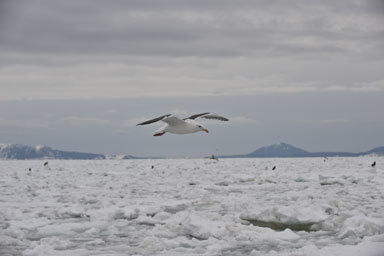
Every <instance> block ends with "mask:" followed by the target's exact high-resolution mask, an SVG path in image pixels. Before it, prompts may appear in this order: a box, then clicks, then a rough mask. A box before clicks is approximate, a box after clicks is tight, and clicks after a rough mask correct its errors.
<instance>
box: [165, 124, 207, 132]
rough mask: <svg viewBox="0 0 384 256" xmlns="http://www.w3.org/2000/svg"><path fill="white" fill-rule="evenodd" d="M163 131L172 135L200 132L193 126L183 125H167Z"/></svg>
mask: <svg viewBox="0 0 384 256" xmlns="http://www.w3.org/2000/svg"><path fill="white" fill-rule="evenodd" d="M164 131H166V132H169V133H174V134H188V133H195V132H198V131H201V130H200V129H199V128H197V127H196V126H194V125H191V124H189V123H185V124H183V125H178V126H171V125H168V126H166V127H165V129H164Z"/></svg>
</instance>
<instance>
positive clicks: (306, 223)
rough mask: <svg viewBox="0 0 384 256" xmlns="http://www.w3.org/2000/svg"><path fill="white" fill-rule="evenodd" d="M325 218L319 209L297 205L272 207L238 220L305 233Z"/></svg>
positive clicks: (243, 216) (242, 215)
mask: <svg viewBox="0 0 384 256" xmlns="http://www.w3.org/2000/svg"><path fill="white" fill-rule="evenodd" d="M327 217H328V216H327V214H326V213H325V212H324V210H323V209H322V208H321V207H318V206H306V207H300V206H298V205H292V206H285V207H272V208H267V209H264V210H262V211H260V212H258V213H249V212H246V213H242V214H241V215H240V219H242V220H246V221H248V222H250V223H252V224H254V225H256V226H261V227H269V228H271V229H276V230H284V229H286V228H289V229H292V230H305V231H310V229H311V226H312V225H314V224H317V223H320V222H322V221H324V220H325V219H326V218H327Z"/></svg>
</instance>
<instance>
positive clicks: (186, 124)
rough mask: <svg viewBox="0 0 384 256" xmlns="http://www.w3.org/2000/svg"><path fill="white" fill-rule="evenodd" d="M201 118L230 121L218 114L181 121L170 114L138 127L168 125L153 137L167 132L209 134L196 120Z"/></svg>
mask: <svg viewBox="0 0 384 256" xmlns="http://www.w3.org/2000/svg"><path fill="white" fill-rule="evenodd" d="M199 118H205V119H216V120H220V121H228V119H227V118H225V117H223V116H219V115H217V114H214V113H209V112H207V113H201V114H196V115H192V116H190V117H187V118H184V119H180V118H178V117H176V116H174V115H172V114H168V115H163V116H160V117H157V118H154V119H151V120H148V121H145V122H142V123H139V124H137V125H147V124H152V123H155V122H158V121H163V122H165V123H166V125H164V126H163V127H161V128H160V129H158V130H157V131H156V132H155V134H154V135H153V136H161V135H163V134H165V133H166V132H169V133H174V134H188V133H195V132H200V131H204V132H208V130H207V129H205V128H204V127H203V126H202V125H201V124H199V123H198V122H196V121H195V119H199Z"/></svg>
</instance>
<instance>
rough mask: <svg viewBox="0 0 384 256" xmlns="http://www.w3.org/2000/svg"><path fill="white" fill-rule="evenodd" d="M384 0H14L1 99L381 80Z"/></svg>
mask: <svg viewBox="0 0 384 256" xmlns="http://www.w3.org/2000/svg"><path fill="white" fill-rule="evenodd" d="M382 3H383V1H381V0H372V1H363V0H361V1H347V0H342V1H321V2H318V1H304V0H294V1H289V3H288V2H287V1H265V0H260V1H249V0H244V1H227V0H225V1H222V0H220V1H219V0H209V1H201V0H198V1H186V0H166V1H155V0H149V1H105V0H96V1H95V0H92V1H91V0H85V1H75V0H68V1H58V0H36V1H33V2H31V1H23V0H17V1H11V0H5V1H2V5H1V9H2V11H1V17H2V18H1V22H0V23H1V24H2V25H1V26H0V53H1V55H2V58H1V60H0V88H1V89H2V94H1V97H0V100H4V99H20V98H22V99H50V98H65V99H70V98H103V97H112V98H113V97H142V96H201V95H244V94H246V95H248V94H260V93H276V92H278V93H286V92H290V93H291V92H306V91H318V90H332V88H338V89H340V90H355V89H356V88H360V89H358V90H359V91H365V90H366V89H365V88H368V87H369V88H368V89H367V90H368V91H370V90H372V88H373V89H374V90H379V91H382V90H383V86H382V81H383V80H384V77H383V75H382V72H381V70H380V67H382V66H384V63H383V60H382V59H383V58H382V57H383V53H384V52H383V51H382V50H381V49H382V47H383V43H382V42H383V41H384V40H383V39H384V26H383V24H384V17H383V14H382V13H383V12H382V10H384V8H383V6H384V5H383V4H382ZM367 85H375V86H373V87H372V86H368V87H367ZM377 85H378V86H377Z"/></svg>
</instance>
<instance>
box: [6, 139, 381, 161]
mask: <svg viewBox="0 0 384 256" xmlns="http://www.w3.org/2000/svg"><path fill="white" fill-rule="evenodd" d="M365 155H377V156H384V147H377V148H374V149H372V150H369V151H366V152H360V153H349V152H308V151H306V150H304V149H301V148H298V147H295V146H292V145H290V144H287V143H279V144H274V145H270V146H265V147H261V148H259V149H257V150H255V151H253V152H251V153H249V154H244V155H229V156H218V157H219V158H257V157H260V158H261V157H335V156H340V157H355V156H365ZM145 158H150V157H135V156H131V155H103V154H93V153H82V152H74V151H62V150H56V149H52V148H51V147H47V146H42V145H38V146H27V145H21V144H0V159H14V160H26V159H68V160H69V159H74V160H75V159H78V160H87V159H89V160H92V159H121V160H122V159H145ZM152 158H158V157H152Z"/></svg>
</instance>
